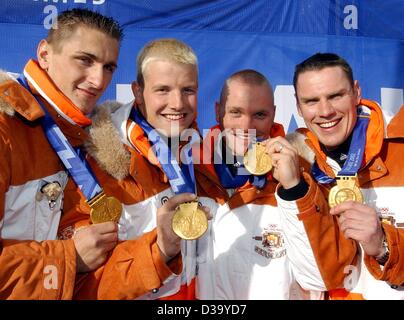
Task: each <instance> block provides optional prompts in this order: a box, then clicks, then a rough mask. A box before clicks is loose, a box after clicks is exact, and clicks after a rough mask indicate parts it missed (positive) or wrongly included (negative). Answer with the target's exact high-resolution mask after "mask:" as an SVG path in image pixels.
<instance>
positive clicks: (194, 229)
mask: <svg viewBox="0 0 404 320" xmlns="http://www.w3.org/2000/svg"><path fill="white" fill-rule="evenodd" d="M172 228H173V231H174V232H175V234H177V235H178V236H179V237H180V238H182V239H184V240H195V239H198V238H200V237H201V236H202V235H203V234H204V233H205V232H206V230H207V229H208V219H207V218H206V215H205V212H204V211H203V210H202V209H200V208H199V206H198V202H197V201H192V202H186V203H182V204H180V205H179V206H178V208H177V209H176V210H175V213H174V216H173V220H172Z"/></svg>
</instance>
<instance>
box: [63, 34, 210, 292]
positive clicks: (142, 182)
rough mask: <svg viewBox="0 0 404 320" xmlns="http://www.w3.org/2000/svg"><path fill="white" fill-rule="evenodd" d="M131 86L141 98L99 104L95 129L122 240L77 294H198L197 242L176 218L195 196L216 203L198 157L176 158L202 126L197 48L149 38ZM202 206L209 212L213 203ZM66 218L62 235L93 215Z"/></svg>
mask: <svg viewBox="0 0 404 320" xmlns="http://www.w3.org/2000/svg"><path fill="white" fill-rule="evenodd" d="M132 89H133V93H134V95H135V100H134V101H132V102H130V103H128V104H126V105H123V106H120V107H118V108H116V107H117V106H115V107H114V106H111V107H113V108H112V110H109V109H108V108H105V109H104V108H102V107H100V108H99V109H98V113H97V114H96V115H95V117H94V118H93V125H92V127H91V130H90V132H91V133H90V135H91V138H92V140H91V141H92V143H91V145H90V148H89V155H91V159H89V163H90V164H91V166H92V168H93V171H94V173H95V175H96V176H97V178H98V179H99V181H100V183H101V184H102V185H103V186H105V192H106V193H107V194H110V195H113V196H115V197H116V198H118V199H119V201H120V202H121V203H122V204H123V213H122V216H121V219H120V221H119V239H120V240H122V242H120V243H119V244H118V245H117V246H116V247H115V248H114V250H113V251H112V253H111V256H110V258H109V259H108V261H107V262H106V264H105V266H104V267H103V268H100V269H99V270H97V271H95V272H93V273H92V274H91V275H90V276H88V277H86V278H85V279H83V281H82V282H81V284H80V285H79V286H77V290H76V295H75V298H77V299H95V298H98V299H134V298H138V297H139V296H141V298H142V299H159V298H164V299H170V298H171V299H191V298H194V297H195V286H194V284H195V276H196V262H195V260H196V253H195V248H196V243H195V241H184V240H182V239H181V238H180V237H179V236H178V235H177V234H176V233H174V231H173V227H172V220H173V216H174V214H175V212H176V209H177V207H178V206H179V205H181V204H183V203H185V202H191V203H192V202H193V203H194V204H196V207H198V204H197V203H196V194H198V196H199V197H198V201H199V203H201V204H202V205H209V203H211V204H212V203H213V201H212V200H209V199H207V197H206V196H205V197H203V196H201V194H200V193H199V190H200V186H199V184H198V183H197V181H195V178H194V169H193V166H192V163H189V162H187V163H182V162H180V161H179V158H178V157H177V155H178V152H179V148H180V147H183V145H182V143H180V141H179V140H180V135H181V134H182V133H183V132H184V131H185V130H186V129H188V128H191V127H193V128H195V127H196V124H195V118H196V111H197V92H198V62H197V58H196V55H195V53H194V52H193V50H192V49H191V48H190V47H189V46H188V45H186V44H185V43H183V42H182V41H179V40H176V39H157V40H154V41H151V42H150V43H147V44H146V45H145V46H144V47H143V48H142V50H141V51H140V53H139V55H138V58H137V81H134V82H133V84H132ZM110 111H113V112H112V113H111V112H110ZM192 131H193V132H195V133H197V131H195V130H192ZM197 136H198V134H197ZM198 137H199V136H198ZM119 154H121V155H122V154H123V155H124V156H122V157H121V156H119ZM101 169H103V170H101ZM199 208H200V211H199V213H201V211H202V216H203V218H205V214H207V211H208V209H207V208H204V207H203V206H200V207H199ZM65 217H66V219H64V220H63V221H62V226H61V230H62V231H61V233H64V230H72V229H74V230H76V229H78V228H79V227H80V226H81V225H83V224H86V223H87V224H88V220H89V215H88V213H86V212H83V214H82V215H81V216H80V215H77V213H76V212H74V211H71V212H68V213H66V215H65ZM205 221H206V219H205ZM186 222H187V221H185V222H184V224H186ZM206 224H207V222H206ZM190 225H192V223H189V224H188V226H190ZM123 240H126V241H123Z"/></svg>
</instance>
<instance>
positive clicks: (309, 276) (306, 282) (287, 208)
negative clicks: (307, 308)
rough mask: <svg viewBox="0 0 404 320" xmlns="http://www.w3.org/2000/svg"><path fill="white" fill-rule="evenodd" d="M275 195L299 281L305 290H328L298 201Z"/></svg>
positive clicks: (287, 246)
mask: <svg viewBox="0 0 404 320" xmlns="http://www.w3.org/2000/svg"><path fill="white" fill-rule="evenodd" d="M275 197H276V201H277V202H278V210H279V213H280V222H281V227H282V229H283V231H284V235H285V246H286V255H287V257H288V259H289V261H290V265H291V267H292V272H293V274H294V276H295V278H296V280H297V282H298V283H299V284H300V286H301V287H302V288H303V289H305V290H317V291H325V290H327V288H326V286H325V284H324V281H323V279H322V277H321V274H320V270H319V268H318V266H317V263H316V259H315V257H314V254H313V250H312V249H311V246H310V241H309V238H308V237H307V234H306V231H305V228H304V225H303V222H302V221H300V220H299V219H298V216H297V215H298V214H299V209H298V207H297V204H296V202H295V201H286V200H283V199H281V198H280V197H279V196H278V194H277V193H275Z"/></svg>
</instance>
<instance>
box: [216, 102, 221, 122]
mask: <svg viewBox="0 0 404 320" xmlns="http://www.w3.org/2000/svg"><path fill="white" fill-rule="evenodd" d="M220 108H221V105H220V103H219V102H215V115H216V122H217V123H220Z"/></svg>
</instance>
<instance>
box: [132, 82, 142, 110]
mask: <svg viewBox="0 0 404 320" xmlns="http://www.w3.org/2000/svg"><path fill="white" fill-rule="evenodd" d="M132 92H133V95H134V96H135V103H136V104H137V105H141V104H143V90H142V87H141V86H140V85H139V83H138V82H137V81H133V82H132Z"/></svg>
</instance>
